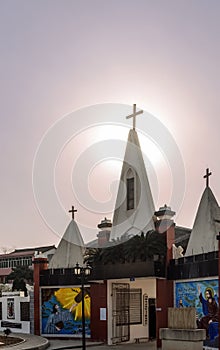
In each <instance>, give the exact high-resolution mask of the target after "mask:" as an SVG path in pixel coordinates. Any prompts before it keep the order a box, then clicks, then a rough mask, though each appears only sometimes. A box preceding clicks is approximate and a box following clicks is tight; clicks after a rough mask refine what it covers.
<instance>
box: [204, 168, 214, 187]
mask: <svg viewBox="0 0 220 350" xmlns="http://www.w3.org/2000/svg"><path fill="white" fill-rule="evenodd" d="M211 175H212V173H211V171H210V172H209V168H207V169H206V174H205V175H204V176H203V177H204V179H206V187H209V176H211Z"/></svg>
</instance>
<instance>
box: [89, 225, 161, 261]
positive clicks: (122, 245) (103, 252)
mask: <svg viewBox="0 0 220 350" xmlns="http://www.w3.org/2000/svg"><path fill="white" fill-rule="evenodd" d="M112 244H113V245H112V246H109V247H107V248H92V249H91V248H88V249H87V251H86V254H87V255H86V258H85V262H87V263H89V264H90V265H95V264H100V263H101V264H104V265H105V264H114V263H126V262H127V263H130V262H135V261H137V260H139V261H147V260H152V259H153V258H154V255H158V256H160V257H164V256H166V250H167V247H166V240H165V236H164V235H162V234H160V233H158V232H156V231H154V230H151V231H148V232H147V233H146V234H145V233H143V232H142V233H141V234H140V235H136V236H134V237H132V238H130V239H129V240H127V241H124V240H123V239H122V241H120V240H117V241H115V242H112Z"/></svg>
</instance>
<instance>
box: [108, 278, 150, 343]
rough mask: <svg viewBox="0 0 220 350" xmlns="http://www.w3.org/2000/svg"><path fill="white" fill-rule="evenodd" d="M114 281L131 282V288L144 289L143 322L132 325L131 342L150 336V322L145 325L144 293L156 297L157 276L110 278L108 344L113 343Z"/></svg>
mask: <svg viewBox="0 0 220 350" xmlns="http://www.w3.org/2000/svg"><path fill="white" fill-rule="evenodd" d="M113 283H129V284H130V288H141V289H142V324H138V325H130V342H134V339H135V338H139V337H148V334H149V324H148V323H147V324H146V325H143V321H144V320H143V295H144V294H147V296H148V298H156V278H135V280H134V281H130V279H117V280H109V281H108V282H107V305H108V344H109V345H111V344H112V284H113Z"/></svg>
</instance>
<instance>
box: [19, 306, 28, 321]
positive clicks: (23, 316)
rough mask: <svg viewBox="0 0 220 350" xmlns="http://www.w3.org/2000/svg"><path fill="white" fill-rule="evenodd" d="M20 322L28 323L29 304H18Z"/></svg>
mask: <svg viewBox="0 0 220 350" xmlns="http://www.w3.org/2000/svg"><path fill="white" fill-rule="evenodd" d="M20 312H21V321H30V303H29V302H21V303H20Z"/></svg>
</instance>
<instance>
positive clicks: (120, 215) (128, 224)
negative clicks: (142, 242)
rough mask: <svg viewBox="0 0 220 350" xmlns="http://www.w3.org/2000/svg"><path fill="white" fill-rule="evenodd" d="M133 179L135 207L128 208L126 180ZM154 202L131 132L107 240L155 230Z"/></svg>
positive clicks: (131, 132) (137, 143)
mask: <svg viewBox="0 0 220 350" xmlns="http://www.w3.org/2000/svg"><path fill="white" fill-rule="evenodd" d="M132 177H133V178H134V208H133V209H129V210H128V207H127V195H128V194H127V192H128V189H127V179H128V178H132ZM154 211H155V208H154V202H153V197H152V194H151V189H150V185H149V181H148V177H147V173H146V168H145V164H144V160H143V156H142V152H141V148H140V143H139V139H138V135H137V132H136V131H135V129H131V130H130V131H129V135H128V141H127V146H126V150H125V156H124V161H123V166H122V171H121V177H120V184H119V189H118V195H117V199H116V205H115V211H114V215H113V225H112V231H111V236H110V240H112V239H117V238H120V237H121V236H128V237H131V236H134V235H136V234H140V233H141V231H143V232H147V231H148V230H152V229H154V223H153V219H152V217H153V214H154Z"/></svg>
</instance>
